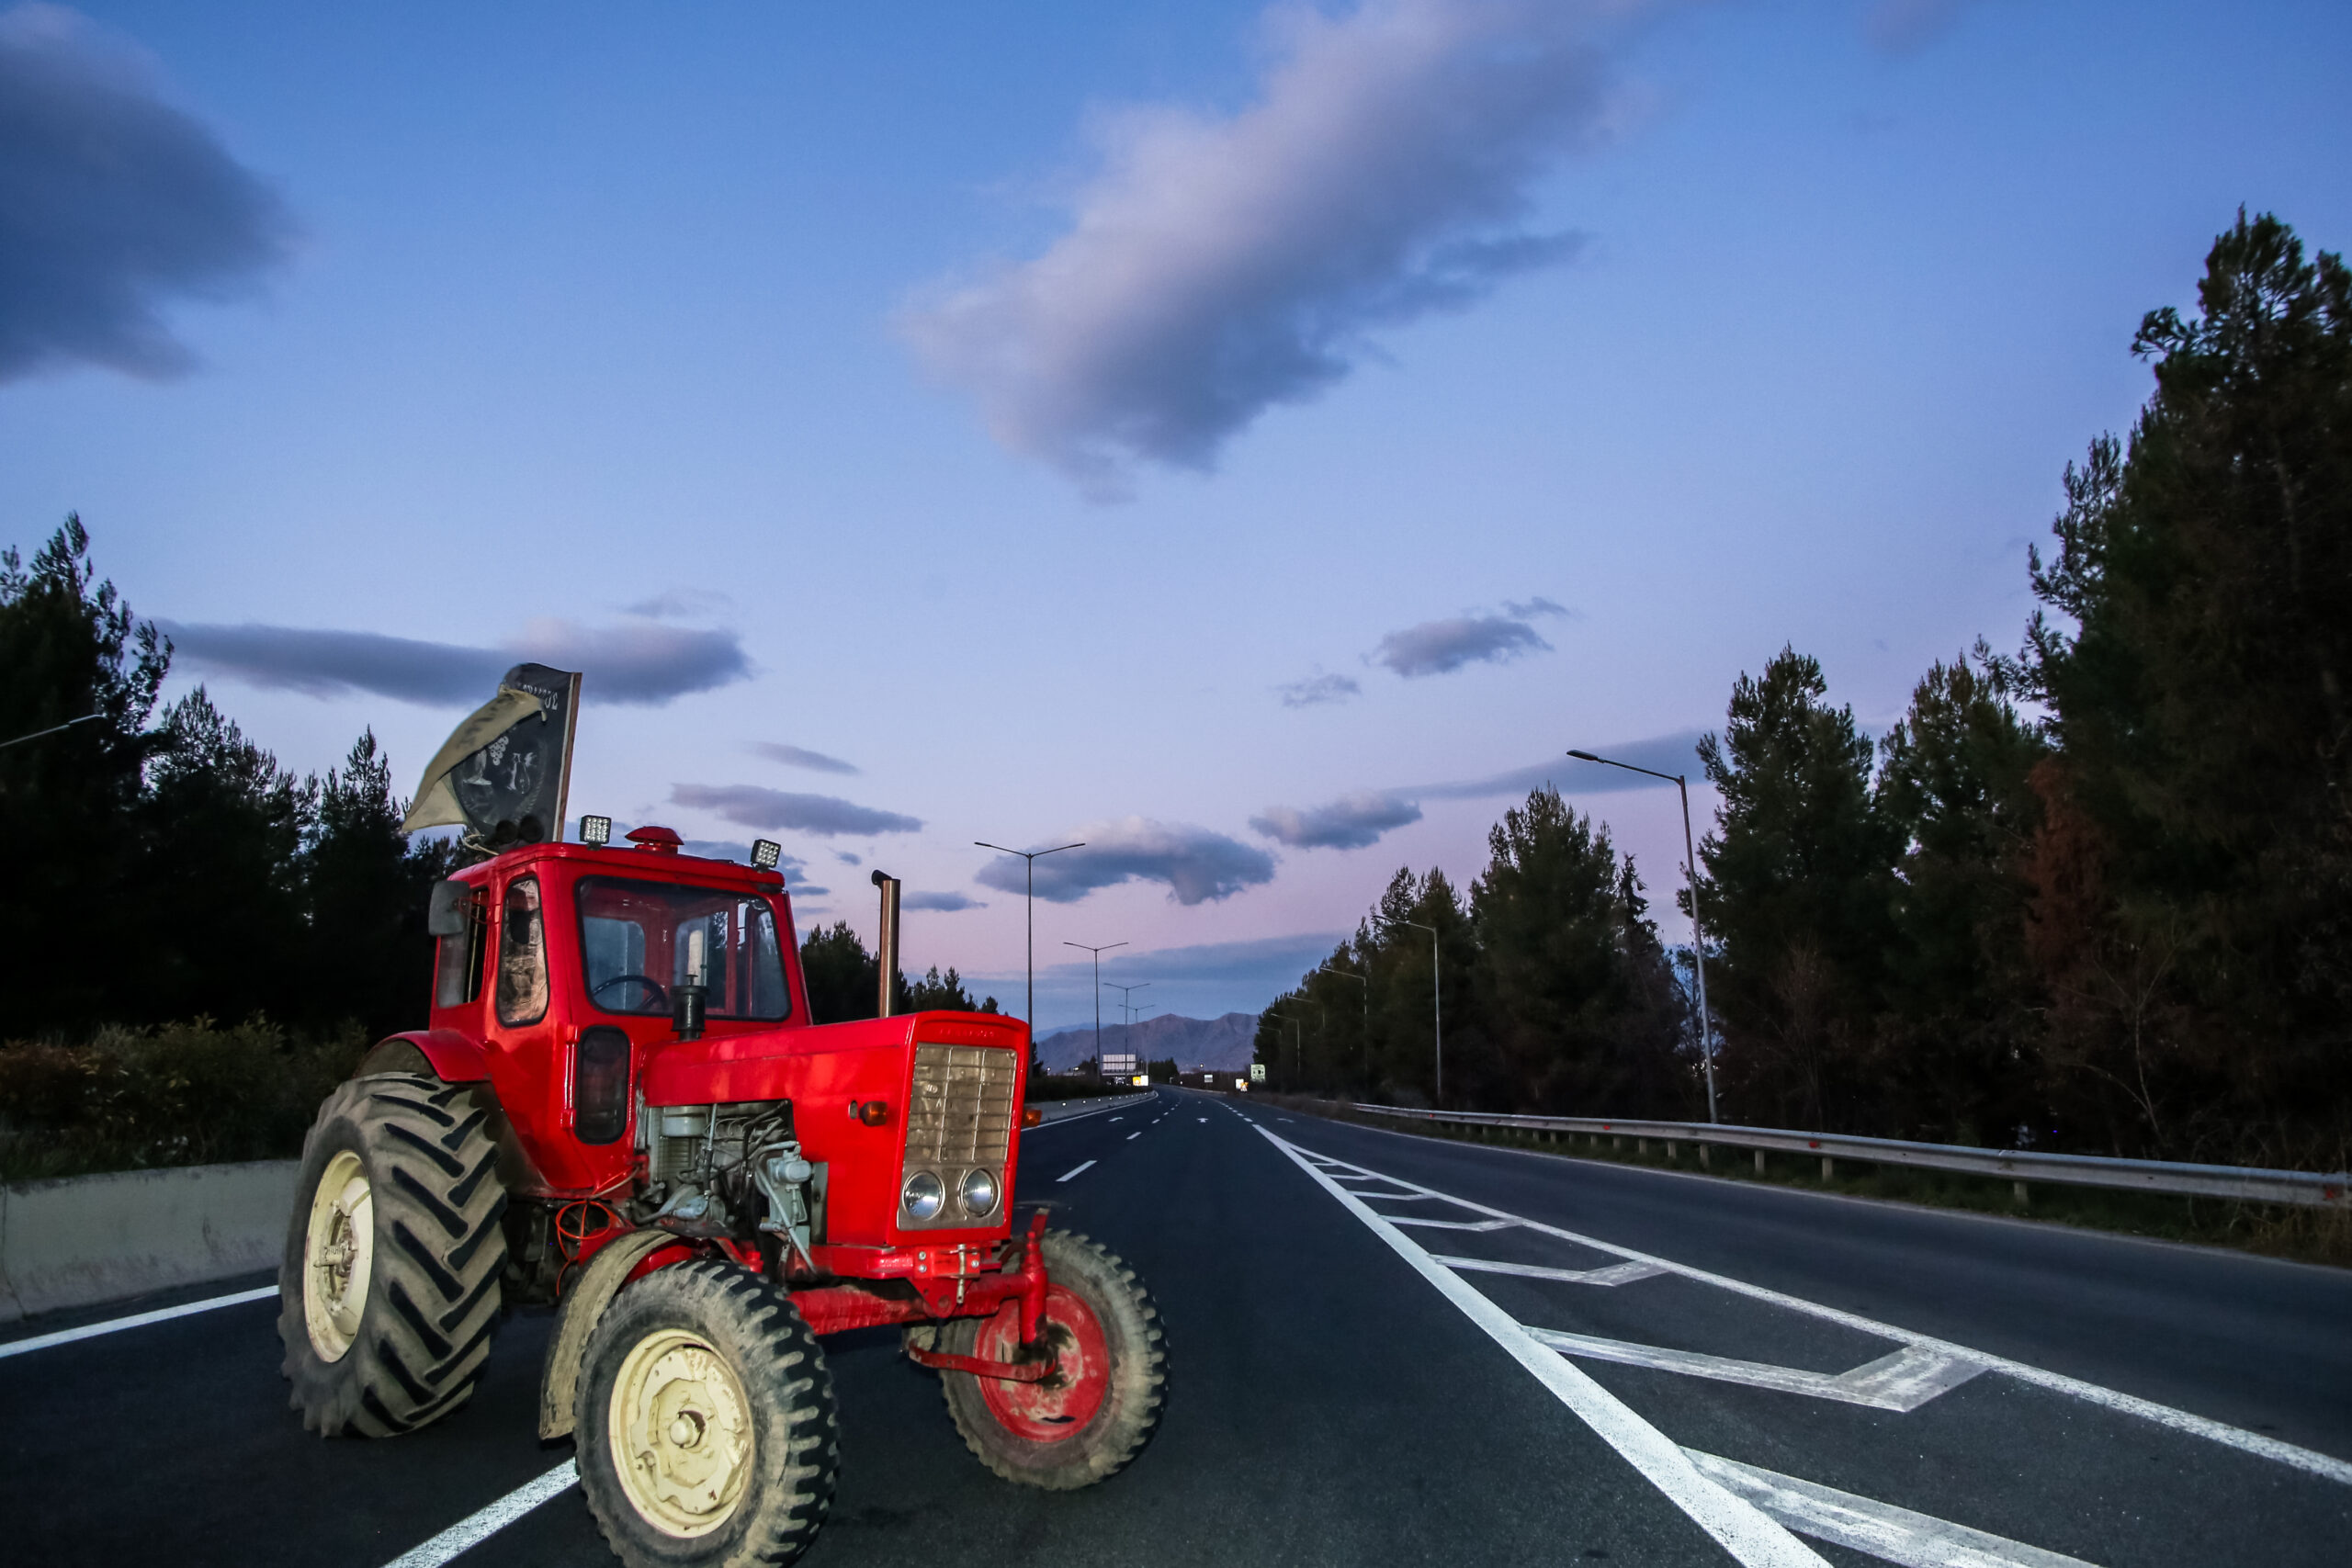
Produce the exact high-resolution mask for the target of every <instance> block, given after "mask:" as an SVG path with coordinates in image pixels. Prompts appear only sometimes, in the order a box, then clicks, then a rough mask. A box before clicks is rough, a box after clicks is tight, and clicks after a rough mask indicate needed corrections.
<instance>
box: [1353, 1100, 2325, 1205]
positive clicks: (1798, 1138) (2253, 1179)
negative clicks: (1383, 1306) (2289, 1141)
mask: <svg viewBox="0 0 2352 1568" xmlns="http://www.w3.org/2000/svg"><path fill="white" fill-rule="evenodd" d="M1351 1108H1352V1109H1353V1110H1356V1111H1363V1112H1366V1113H1367V1114H1371V1115H1375V1116H1394V1117H1398V1118H1400V1119H1402V1120H1405V1121H1409V1122H1435V1123H1442V1124H1445V1125H1449V1126H1471V1127H1512V1128H1517V1129H1520V1130H1521V1131H1524V1132H1535V1133H1585V1134H1593V1135H1596V1136H1598V1135H1601V1134H1606V1135H1608V1136H1610V1137H1618V1138H1656V1139H1657V1140H1658V1141H1659V1142H1661V1143H1664V1144H1666V1145H1668V1150H1669V1152H1671V1146H1672V1145H1675V1144H1678V1143H1683V1144H1696V1145H1700V1146H1701V1147H1702V1149H1703V1148H1704V1147H1706V1146H1708V1145H1714V1146H1717V1147H1724V1148H1736V1149H1754V1150H1757V1151H1759V1153H1758V1158H1759V1159H1760V1158H1761V1157H1762V1153H1761V1151H1767V1150H1769V1151H1772V1152H1775V1153H1789V1154H1799V1155H1815V1156H1819V1157H1820V1159H1821V1160H1822V1162H1823V1168H1824V1170H1825V1173H1826V1170H1827V1168H1828V1165H1829V1163H1830V1162H1831V1161H1833V1160H1839V1159H1850V1160H1860V1161H1863V1162H1866V1163H1868V1164H1871V1165H1909V1166H1919V1167H1922V1168H1927V1169H1929V1170H1957V1171H1964V1172H1966V1173H1968V1174H1970V1175H1973V1176H1992V1177H1999V1178H2001V1179H2005V1180H2009V1181H2016V1182H2028V1181H2054V1182H2059V1183H2062V1184H2064V1185H2066V1186H2072V1187H2109V1188H2116V1189H2120V1190H2125V1191H2132V1192H2166V1193H2173V1194H2177V1195H2179V1196H2182V1197H2196V1198H2237V1199H2242V1200H2245V1201H2250V1202H2256V1203H2301V1204H2307V1205H2313V1206H2320V1207H2327V1208H2339V1209H2340V1208H2346V1207H2352V1199H2347V1196H2346V1194H2347V1191H2352V1176H2347V1175H2346V1174H2345V1173H2343V1172H2337V1173H2336V1174H2335V1175H2333V1176H2329V1175H2323V1174H2319V1173H2316V1172H2312V1171H2304V1170H2260V1169H2256V1168H2251V1167H2247V1166H2235V1165H2186V1164H2181V1163H2177V1162H2175V1161H2172V1160H2157V1159H2109V1158H2105V1157H2103V1156H2098V1155H2060V1154H2044V1153H2041V1151H2039V1150H2035V1149H1977V1148H1970V1147H1967V1146H1966V1145H1961V1144H1911V1143H1905V1142H1903V1141H1902V1140H1900V1139H1897V1138H1857V1137H1849V1136H1846V1135H1844V1134H1836V1133H1792V1132H1790V1131H1788V1130H1786V1129H1785V1128H1779V1127H1736V1126H1730V1125H1726V1124H1723V1123H1717V1122H1619V1121H1603V1120H1601V1119H1600V1118H1598V1117H1591V1116H1507V1115H1493V1114H1488V1113H1487V1112H1483V1111H1413V1110H1408V1109H1405V1108H1404V1107H1401V1106H1395V1105H1363V1104H1357V1105H1354V1106H1352V1107H1351Z"/></svg>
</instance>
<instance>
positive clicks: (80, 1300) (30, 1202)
mask: <svg viewBox="0 0 2352 1568" xmlns="http://www.w3.org/2000/svg"><path fill="white" fill-rule="evenodd" d="M295 1166H296V1162H295V1161H293V1160H290V1159H279V1160H262V1161H258V1162H256V1163H254V1164H251V1165H197V1166H183V1167H179V1168H175V1169H170V1170H127V1171H119V1172H116V1173H114V1174H111V1175H106V1176H69V1177H64V1178H61V1179H57V1180H54V1181H19V1182H11V1183H9V1184H7V1185H6V1186H0V1322H6V1321H11V1320H13V1319H16V1318H19V1317H26V1316H28V1315H30V1314H34V1313H40V1312H52V1311H55V1310H56V1309H57V1308H59V1307H72V1306H87V1305H89V1304H90V1303H94V1302H107V1301H118V1300H120V1299H121V1298H123V1297H125V1296H135V1295H140V1294H142V1293H144V1292H148V1291H156V1290H162V1289H164V1287H165V1286H169V1285H193V1284H201V1283H203V1282H204V1281H205V1280H224V1279H228V1278H230V1277H232V1276H233V1275H237V1274H251V1273H253V1272H254V1271H255V1270H257V1269H275V1268H277V1260H278V1255H279V1253H281V1252H282V1251H283V1250H284V1249H285V1247H286V1222H287V1218H288V1215H289V1214H290V1213H292V1212H293V1207H294V1175H295Z"/></svg>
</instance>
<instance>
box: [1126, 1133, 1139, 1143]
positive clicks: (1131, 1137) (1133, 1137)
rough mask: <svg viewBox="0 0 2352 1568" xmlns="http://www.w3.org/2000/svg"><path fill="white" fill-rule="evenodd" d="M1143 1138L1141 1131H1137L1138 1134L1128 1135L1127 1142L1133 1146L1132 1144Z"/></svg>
mask: <svg viewBox="0 0 2352 1568" xmlns="http://www.w3.org/2000/svg"><path fill="white" fill-rule="evenodd" d="M1142 1136H1143V1134H1142V1133H1141V1132H1140V1131H1136V1132H1133V1133H1129V1134H1127V1142H1129V1143H1131V1144H1132V1143H1134V1142H1135V1141H1136V1139H1137V1138H1140V1137H1142Z"/></svg>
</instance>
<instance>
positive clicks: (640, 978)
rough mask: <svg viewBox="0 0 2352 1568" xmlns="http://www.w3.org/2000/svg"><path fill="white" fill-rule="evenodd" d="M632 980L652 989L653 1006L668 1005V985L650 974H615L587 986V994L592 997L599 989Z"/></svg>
mask: <svg viewBox="0 0 2352 1568" xmlns="http://www.w3.org/2000/svg"><path fill="white" fill-rule="evenodd" d="M632 981H634V982H635V983H637V984H638V985H640V986H645V987H650V989H651V990H652V992H653V1006H654V1008H662V1007H667V1006H668V1005H669V1003H670V987H667V986H665V985H663V984H662V982H661V981H659V980H657V979H655V978H654V977H653V976H650V975H616V976H613V977H612V978H610V979H608V980H599V981H597V982H596V983H595V984H594V985H593V986H591V987H588V995H589V996H590V997H592V998H593V997H594V996H595V995H596V994H597V993H598V992H600V991H605V990H608V989H610V988H611V987H615V986H626V985H628V984H629V983H630V982H632ZM651 1010H652V1009H646V1011H651Z"/></svg>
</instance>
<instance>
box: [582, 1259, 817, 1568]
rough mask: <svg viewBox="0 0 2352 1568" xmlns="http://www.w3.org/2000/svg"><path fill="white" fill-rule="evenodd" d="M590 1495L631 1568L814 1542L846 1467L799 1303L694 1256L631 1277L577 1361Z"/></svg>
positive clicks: (776, 1558) (742, 1558)
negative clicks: (691, 1259) (837, 1477)
mask: <svg viewBox="0 0 2352 1568" xmlns="http://www.w3.org/2000/svg"><path fill="white" fill-rule="evenodd" d="M577 1409H578V1413H579V1415H578V1419H579V1425H578V1427H576V1428H575V1433H576V1437H577V1439H578V1442H579V1450H580V1461H579V1462H580V1490H581V1493H582V1495H583V1496H584V1497H585V1498H586V1499H587V1503H588V1510H589V1512H590V1513H592V1514H594V1516H595V1518H596V1524H597V1528H598V1529H602V1530H603V1531H604V1532H605V1541H606V1542H607V1543H608V1544H610V1545H611V1547H612V1549H613V1551H615V1553H616V1554H617V1555H618V1556H619V1557H620V1560H621V1561H622V1562H626V1563H628V1565H629V1568H701V1565H705V1564H709V1565H713V1568H716V1565H718V1564H724V1565H726V1568H752V1565H753V1564H775V1563H784V1562H791V1561H792V1560H793V1559H794V1558H796V1557H797V1556H799V1555H800V1554H801V1553H802V1552H803V1551H807V1550H808V1549H809V1542H810V1541H812V1540H815V1539H816V1537H817V1531H818V1529H819V1528H820V1526H822V1525H823V1524H824V1522H825V1515H826V1513H827V1511H828V1510H829V1509H831V1506H832V1503H833V1476H834V1472H835V1470H836V1468H837V1466H838V1465H839V1463H840V1436H839V1427H838V1425H837V1423H836V1420H835V1416H834V1413H833V1383H832V1378H831V1374H829V1373H828V1372H827V1371H826V1370H825V1353H824V1352H823V1351H822V1350H821V1349H820V1348H818V1345H817V1337H816V1336H815V1335H813V1334H811V1333H809V1325H807V1324H806V1323H804V1322H803V1321H801V1317H800V1313H799V1311H798V1309H797V1308H796V1307H794V1306H793V1304H792V1298H791V1297H789V1296H787V1295H786V1294H785V1292H782V1291H779V1290H777V1289H776V1288H775V1286H774V1285H771V1284H769V1283H768V1282H767V1281H766V1280H762V1279H760V1278H759V1277H758V1276H756V1275H754V1274H752V1272H750V1271H749V1270H748V1269H741V1268H739V1267H737V1266H735V1265H733V1264H730V1263H722V1262H717V1261H712V1260H707V1259H704V1260H697V1261H695V1262H692V1263H677V1264H673V1265H671V1266H670V1267H669V1268H666V1269H656V1270H655V1271H654V1272H653V1273H650V1274H648V1275H647V1276H645V1278H643V1279H641V1280H638V1281H637V1282H636V1283H634V1284H630V1285H625V1286H623V1287H622V1288H621V1292H620V1293H619V1294H618V1295H616V1296H615V1297H614V1298H613V1302H612V1304H611V1305H610V1306H608V1307H606V1308H605V1311H604V1314H603V1315H602V1316H601V1317H599V1318H598V1319H597V1320H596V1326H595V1329H594V1331H593V1332H592V1333H591V1334H590V1335H589V1337H588V1346H587V1349H586V1351H585V1353H584V1354H583V1356H582V1361H581V1370H580V1393H579V1400H578V1404H577Z"/></svg>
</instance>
